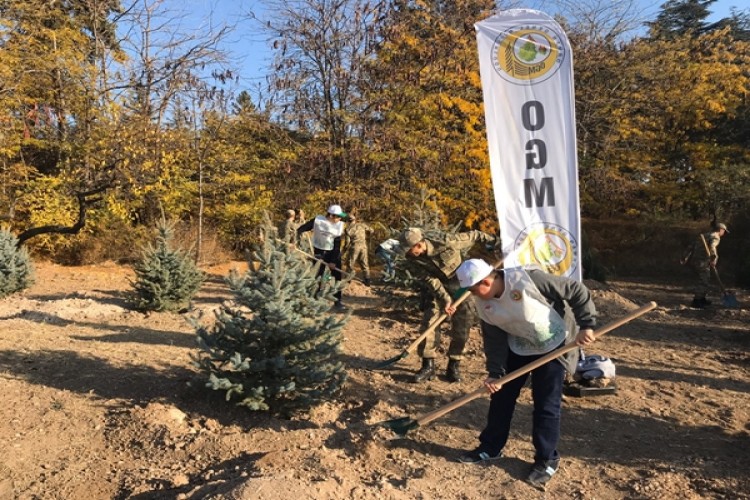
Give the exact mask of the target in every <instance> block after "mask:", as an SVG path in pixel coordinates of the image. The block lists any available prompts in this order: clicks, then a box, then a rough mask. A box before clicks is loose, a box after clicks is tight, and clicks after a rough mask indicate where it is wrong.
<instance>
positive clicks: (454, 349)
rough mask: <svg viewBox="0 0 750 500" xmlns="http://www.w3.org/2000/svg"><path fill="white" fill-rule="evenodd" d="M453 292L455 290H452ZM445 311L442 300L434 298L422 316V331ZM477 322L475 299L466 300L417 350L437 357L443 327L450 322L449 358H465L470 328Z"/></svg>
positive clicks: (425, 355) (425, 356) (427, 356)
mask: <svg viewBox="0 0 750 500" xmlns="http://www.w3.org/2000/svg"><path fill="white" fill-rule="evenodd" d="M451 291H452V292H453V290H451ZM444 312H445V310H444V308H443V306H442V304H441V303H440V301H438V300H435V299H432V300H430V301H429V303H428V304H427V309H426V310H425V314H424V316H423V318H422V331H424V330H426V329H427V328H428V327H429V326H430V324H432V322H433V321H435V320H436V319H438V318H439V317H440V315H442V314H443V313H444ZM475 322H476V309H475V308H474V301H472V300H466V301H464V302H463V303H462V304H461V305H460V306H458V309H457V310H456V313H455V314H454V315H453V316H452V317H451V318H449V319H447V320H446V321H445V322H443V323H442V324H441V325H440V326H438V327H437V328H435V330H434V331H433V332H432V333H431V334H430V335H428V336H427V338H425V340H424V342H422V343H421V344H419V347H418V350H417V352H418V353H419V355H420V356H422V357H423V358H435V357H436V356H437V349H438V347H440V340H441V337H442V333H441V329H442V328H445V324H446V323H448V324H449V325H450V326H449V330H448V335H449V336H450V339H451V340H450V344H449V345H448V359H453V360H459V359H463V357H464V353H465V351H466V344H467V342H468V341H469V330H470V329H471V326H472V325H473V324H474V323H475Z"/></svg>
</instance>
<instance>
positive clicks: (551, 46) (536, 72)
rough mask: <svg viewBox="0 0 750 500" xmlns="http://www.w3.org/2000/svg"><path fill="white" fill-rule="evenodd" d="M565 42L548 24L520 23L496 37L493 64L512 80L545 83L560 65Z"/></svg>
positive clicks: (504, 76) (512, 81) (493, 48)
mask: <svg viewBox="0 0 750 500" xmlns="http://www.w3.org/2000/svg"><path fill="white" fill-rule="evenodd" d="M564 59H565V45H564V44H563V42H562V36H561V35H560V33H557V32H555V31H554V30H552V29H551V28H549V27H547V26H516V27H513V28H510V29H508V30H506V31H505V32H504V33H502V34H501V35H500V36H498V37H497V38H496V39H495V43H494V44H493V46H492V65H493V66H494V68H495V71H497V72H498V74H499V75H500V76H501V77H503V78H504V79H505V80H507V81H509V82H511V83H519V84H521V83H538V82H543V81H545V80H546V79H548V78H549V77H551V76H552V75H554V74H555V72H556V71H557V70H558V69H559V68H560V65H561V64H562V62H563V60H564Z"/></svg>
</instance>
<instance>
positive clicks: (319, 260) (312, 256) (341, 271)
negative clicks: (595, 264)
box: [294, 247, 352, 276]
mask: <svg viewBox="0 0 750 500" xmlns="http://www.w3.org/2000/svg"><path fill="white" fill-rule="evenodd" d="M294 249H295V250H297V251H298V252H299V253H301V254H304V255H306V256H307V257H309V258H311V259H312V260H316V261H318V262H320V263H322V264H323V265H324V266H326V267H327V266H328V264H329V263H328V262H326V261H324V260H323V259H319V258H317V257H316V256H314V255H313V254H310V253H307V252H305V251H304V250H302V249H301V248H297V247H294ZM333 269H334V271H338V272H340V273H341V274H345V275H346V276H352V273H348V272H346V271H344V270H343V269H339V268H338V267H334V268H333Z"/></svg>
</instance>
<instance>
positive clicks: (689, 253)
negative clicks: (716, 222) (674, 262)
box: [682, 231, 721, 267]
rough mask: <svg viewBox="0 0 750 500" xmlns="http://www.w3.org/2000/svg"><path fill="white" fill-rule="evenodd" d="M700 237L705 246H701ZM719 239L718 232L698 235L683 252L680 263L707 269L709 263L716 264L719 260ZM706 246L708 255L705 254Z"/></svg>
mask: <svg viewBox="0 0 750 500" xmlns="http://www.w3.org/2000/svg"><path fill="white" fill-rule="evenodd" d="M701 236H703V239H705V240H706V245H705V246H704V245H703V242H702V241H701ZM720 242H721V237H720V236H719V232H718V231H711V232H708V233H702V234H701V235H699V236H698V237H697V238H696V239H695V240H694V241H693V243H692V244H691V245H689V246H688V248H687V249H686V250H685V253H684V254H683V256H682V262H683V263H684V264H691V265H694V266H698V267H707V266H708V265H709V264H710V263H711V262H713V263H714V264H716V262H717V261H718V260H719V250H718V247H719V243H720ZM706 246H707V247H708V253H706Z"/></svg>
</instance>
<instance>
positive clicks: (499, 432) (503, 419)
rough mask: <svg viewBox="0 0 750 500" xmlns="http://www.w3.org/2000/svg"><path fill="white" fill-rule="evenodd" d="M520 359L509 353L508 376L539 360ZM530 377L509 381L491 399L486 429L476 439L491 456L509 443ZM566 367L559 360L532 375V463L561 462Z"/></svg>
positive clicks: (531, 358) (533, 357)
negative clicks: (523, 388)
mask: <svg viewBox="0 0 750 500" xmlns="http://www.w3.org/2000/svg"><path fill="white" fill-rule="evenodd" d="M542 356H544V354H540V355H536V356H519V355H518V354H516V353H514V352H513V351H509V352H508V373H510V372H512V371H514V370H517V369H518V368H521V367H523V366H524V365H527V364H528V363H530V362H532V361H534V360H536V359H539V358H541V357H542ZM528 376H529V374H528V373H527V374H526V375H523V376H522V377H518V378H517V379H515V380H511V381H510V382H508V383H507V384H505V385H503V387H502V389H500V390H499V391H498V392H496V393H494V394H493V395H492V398H491V400H490V410H489V414H488V416H487V426H486V427H485V428H484V430H483V431H482V433H481V434H480V435H479V441H480V443H481V444H480V448H481V449H482V451H486V452H487V453H489V454H491V455H496V454H498V453H500V452H501V451H502V449H503V447H504V446H505V443H506V442H507V441H508V435H509V434H510V422H511V419H512V418H513V411H514V410H515V408H516V400H517V399H518V395H519V393H520V392H521V388H522V387H523V385H524V383H525V382H526V378H527V377H528ZM564 379H565V367H564V366H563V364H562V363H560V362H559V361H558V360H556V359H553V360H552V361H550V362H548V363H545V364H543V365H542V366H540V367H538V368H536V369H534V370H532V371H531V394H532V397H533V399H534V413H533V424H532V430H531V436H532V442H533V443H534V449H535V450H536V453H535V455H534V461H542V460H556V459H559V458H560V454H559V453H558V452H557V443H558V441H559V440H560V413H561V406H562V389H563V381H564Z"/></svg>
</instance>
